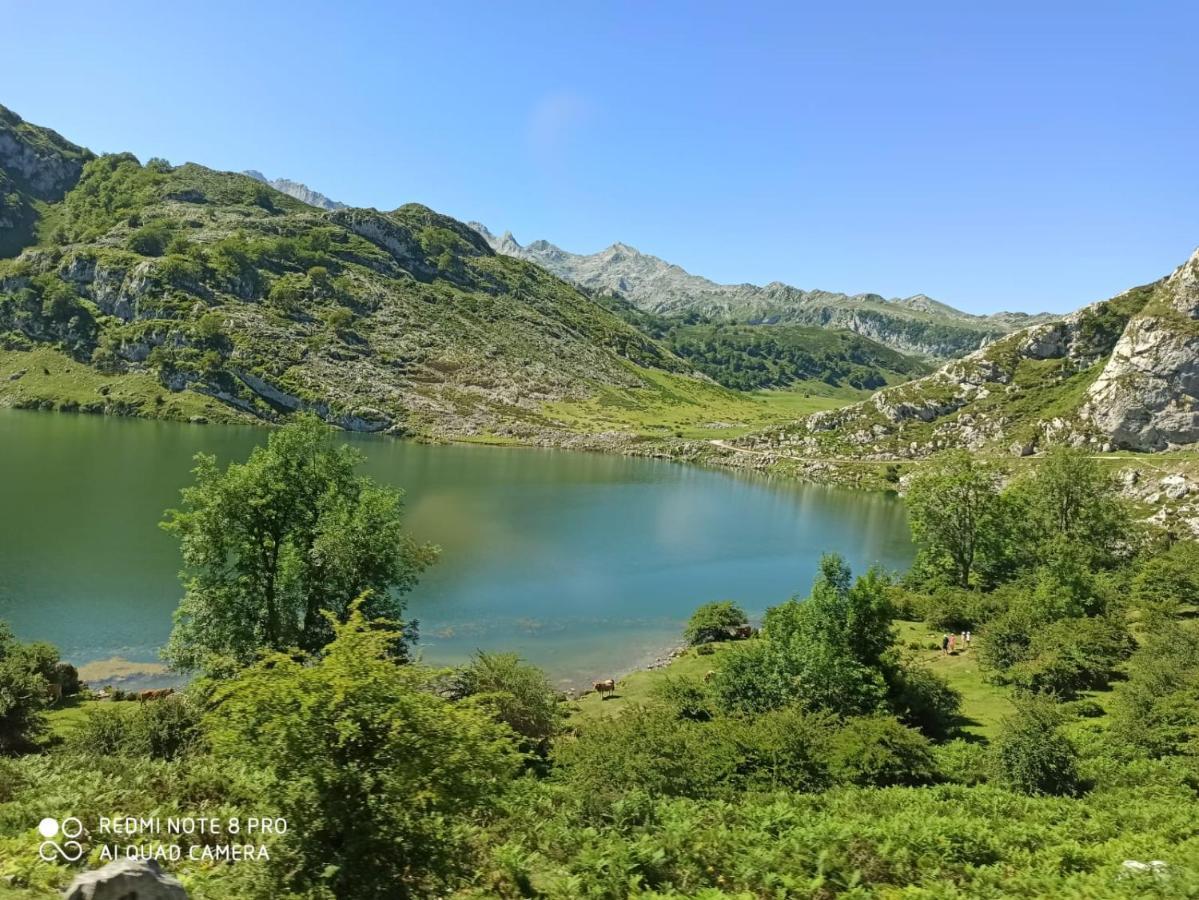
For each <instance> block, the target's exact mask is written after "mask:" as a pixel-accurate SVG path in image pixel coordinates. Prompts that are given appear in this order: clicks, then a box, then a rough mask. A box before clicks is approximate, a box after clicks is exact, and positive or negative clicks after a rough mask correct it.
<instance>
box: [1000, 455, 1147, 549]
mask: <svg viewBox="0 0 1199 900" xmlns="http://www.w3.org/2000/svg"><path fill="white" fill-rule="evenodd" d="M1008 495H1009V497H1010V498H1011V500H1012V502H1013V503H1014V505H1015V507H1016V509H1017V510H1018V513H1017V515H1015V516H1014V517H1013V518H1014V525H1015V526H1016V527H1015V532H1016V533H1017V534H1019V544H1020V547H1021V549H1022V550H1023V552H1024V553H1025V554H1027V555H1029V556H1031V557H1032V559H1033V560H1035V561H1036V562H1037V563H1041V564H1046V563H1053V562H1054V561H1056V560H1058V559H1061V558H1063V557H1066V558H1073V559H1076V560H1078V564H1080V565H1082V566H1084V567H1086V568H1093V567H1097V566H1098V567H1106V566H1110V565H1112V564H1113V563H1115V562H1116V561H1117V556H1118V553H1119V551H1120V548H1121V547H1122V546H1123V545H1125V544H1126V543H1127V540H1128V537H1129V532H1130V529H1131V524H1130V517H1129V513H1128V509H1127V506H1126V504H1125V503H1124V502H1123V501H1122V500H1121V499H1120V497H1119V494H1118V492H1117V488H1116V484H1115V481H1114V479H1113V478H1112V477H1111V475H1110V474H1109V473H1108V472H1106V471H1105V470H1104V469H1103V468H1101V467H1100V465H1099V462H1098V461H1097V460H1095V459H1092V458H1091V456H1090V454H1089V453H1088V452H1087V451H1086V450H1083V449H1079V448H1071V447H1055V448H1053V449H1051V450H1050V451H1048V452H1047V453H1046V455H1045V458H1044V460H1042V461H1040V462H1039V463H1038V464H1037V465H1036V466H1034V468H1033V470H1032V473H1031V474H1030V475H1028V476H1026V477H1024V478H1022V479H1020V480H1018V481H1017V482H1015V483H1014V484H1013V485H1012V487H1011V488H1009V490H1008Z"/></svg>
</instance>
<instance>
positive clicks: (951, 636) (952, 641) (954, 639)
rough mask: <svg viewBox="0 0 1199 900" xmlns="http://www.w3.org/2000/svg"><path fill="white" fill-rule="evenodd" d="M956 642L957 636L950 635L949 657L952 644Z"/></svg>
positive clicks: (951, 651) (951, 653)
mask: <svg viewBox="0 0 1199 900" xmlns="http://www.w3.org/2000/svg"><path fill="white" fill-rule="evenodd" d="M956 640H957V635H956V634H951V635H950V636H949V655H950V656H953V645H954V642H955V641H956Z"/></svg>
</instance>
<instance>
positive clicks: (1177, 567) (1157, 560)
mask: <svg viewBox="0 0 1199 900" xmlns="http://www.w3.org/2000/svg"><path fill="white" fill-rule="evenodd" d="M1132 602H1133V604H1134V605H1136V606H1137V607H1139V608H1140V609H1142V610H1144V611H1145V612H1146V613H1148V614H1149V616H1150V618H1151V619H1153V620H1154V624H1155V625H1156V624H1157V622H1158V621H1159V620H1160V619H1162V618H1164V617H1169V616H1172V615H1175V614H1177V613H1178V612H1180V611H1181V609H1182V608H1183V607H1186V606H1192V605H1194V604H1196V603H1199V543H1196V542H1194V541H1179V542H1177V543H1175V544H1173V545H1171V546H1170V547H1169V548H1168V549H1167V550H1165V551H1164V552H1161V553H1157V554H1154V555H1152V556H1150V557H1148V558H1147V559H1145V560H1144V561H1143V562H1141V563H1140V564H1139V565H1138V566H1137V570H1136V574H1135V576H1134V577H1133V580H1132Z"/></svg>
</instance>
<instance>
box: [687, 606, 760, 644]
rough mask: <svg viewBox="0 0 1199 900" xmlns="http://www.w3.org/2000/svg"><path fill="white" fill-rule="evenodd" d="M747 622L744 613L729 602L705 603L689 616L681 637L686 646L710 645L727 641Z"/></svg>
mask: <svg viewBox="0 0 1199 900" xmlns="http://www.w3.org/2000/svg"><path fill="white" fill-rule="evenodd" d="M748 622H749V619H748V618H747V617H746V615H745V611H744V610H743V609H741V607H739V606H737V605H736V604H735V603H733V602H732V601H731V600H720V601H717V602H715V603H705V604H704V605H703V606H701V607H700V608H699V609H697V610H696V611H695V612H693V613H692V614H691V618H690V619H689V620H688V621H687V628H686V629H685V630H684V632H683V637H684V638H685V639H686V641H687V643H688V644H692V645H694V644H710V643H711V642H712V641H723V640H727V639H728V638H730V637H732V636H733V634H734V633H735V632H736V630H737V628H739V627H740V626H742V625H745V624H747V623H748Z"/></svg>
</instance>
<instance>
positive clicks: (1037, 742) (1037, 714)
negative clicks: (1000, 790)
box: [994, 697, 1081, 795]
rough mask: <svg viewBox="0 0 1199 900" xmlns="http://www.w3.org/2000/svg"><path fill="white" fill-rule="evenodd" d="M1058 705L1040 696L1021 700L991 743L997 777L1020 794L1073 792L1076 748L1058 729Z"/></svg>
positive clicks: (1076, 776)
mask: <svg viewBox="0 0 1199 900" xmlns="http://www.w3.org/2000/svg"><path fill="white" fill-rule="evenodd" d="M1062 722H1063V716H1062V713H1061V711H1060V710H1059V709H1058V707H1057V704H1055V703H1053V702H1052V701H1050V700H1048V699H1045V698H1041V697H1030V698H1025V699H1024V700H1022V701H1020V702H1019V703H1018V705H1017V707H1016V713H1015V715H1013V716H1010V717H1009V718H1008V719H1006V720H1005V721H1004V723H1003V726H1002V730H1001V732H1000V734H999V738H998V739H997V740H996V742H995V745H994V754H995V764H996V768H997V770H998V773H999V776H1000V778H1001V779H1002V780H1003V781H1004V782H1006V783H1007V785H1008V786H1009V787H1011V788H1012V789H1013V790H1016V791H1019V792H1020V793H1023V794H1066V795H1070V794H1076V793H1078V791H1079V789H1080V787H1081V779H1080V777H1079V774H1078V751H1077V750H1075V748H1074V745H1073V744H1072V743H1071V742H1070V739H1069V738H1067V737H1066V736H1065V735H1064V734H1062V732H1061V725H1062Z"/></svg>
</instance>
